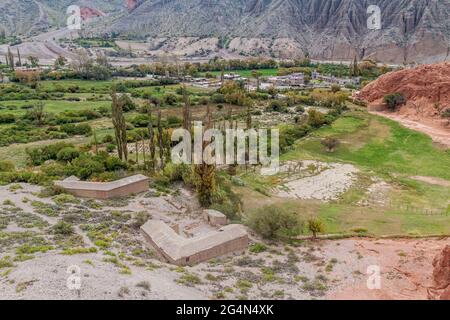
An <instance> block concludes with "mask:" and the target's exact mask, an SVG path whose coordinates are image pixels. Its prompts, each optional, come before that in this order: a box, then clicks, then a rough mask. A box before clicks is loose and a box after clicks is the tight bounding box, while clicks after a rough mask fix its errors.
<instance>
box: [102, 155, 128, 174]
mask: <svg viewBox="0 0 450 320" xmlns="http://www.w3.org/2000/svg"><path fill="white" fill-rule="evenodd" d="M105 167H106V170H108V171H117V170H121V169H123V170H125V169H127V164H126V163H125V162H123V161H122V160H120V159H119V158H116V157H108V158H107V159H106V161H105Z"/></svg>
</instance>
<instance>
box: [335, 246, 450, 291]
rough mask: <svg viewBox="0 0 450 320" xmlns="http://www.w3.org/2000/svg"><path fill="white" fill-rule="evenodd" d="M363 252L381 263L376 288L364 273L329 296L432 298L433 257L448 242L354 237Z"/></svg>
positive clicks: (360, 251)
mask: <svg viewBox="0 0 450 320" xmlns="http://www.w3.org/2000/svg"><path fill="white" fill-rule="evenodd" d="M353 241H354V246H355V249H356V250H358V252H359V254H361V255H362V256H367V255H370V256H371V257H372V258H373V259H374V265H377V266H379V267H380V271H381V282H380V288H379V289H369V288H368V286H367V281H368V280H367V277H365V278H362V279H360V281H355V282H354V283H353V284H352V285H350V286H348V287H345V286H344V287H343V288H340V289H338V290H335V291H334V292H330V294H329V295H328V298H330V299H383V300H390V299H401V300H408V299H434V298H436V294H435V293H436V292H435V290H434V287H433V279H432V270H433V266H432V262H433V258H434V257H435V256H436V255H437V254H438V253H439V252H440V251H441V250H442V249H443V248H444V247H445V245H446V244H449V243H450V239H443V240H431V239H420V240H374V241H369V240H361V241H358V240H353Z"/></svg>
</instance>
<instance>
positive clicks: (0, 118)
mask: <svg viewBox="0 0 450 320" xmlns="http://www.w3.org/2000/svg"><path fill="white" fill-rule="evenodd" d="M15 121H16V116H15V115H13V114H12V113H4V114H0V123H13V122H15Z"/></svg>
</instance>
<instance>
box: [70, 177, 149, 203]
mask: <svg viewBox="0 0 450 320" xmlns="http://www.w3.org/2000/svg"><path fill="white" fill-rule="evenodd" d="M65 190H66V191H67V192H68V193H70V194H73V195H74V196H76V197H81V198H94V199H110V198H118V197H126V196H130V195H133V194H138V193H141V192H145V191H147V190H148V180H142V181H137V182H133V183H130V184H128V185H124V186H121V187H117V188H115V189H112V190H83V189H71V188H65Z"/></svg>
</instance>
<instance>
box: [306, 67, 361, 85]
mask: <svg viewBox="0 0 450 320" xmlns="http://www.w3.org/2000/svg"><path fill="white" fill-rule="evenodd" d="M311 79H312V80H320V81H323V82H327V83H330V84H339V85H342V86H345V85H352V86H357V85H359V84H360V83H361V77H351V78H348V77H346V78H339V77H335V76H331V75H328V76H327V75H323V74H320V73H319V72H317V70H314V71H313V72H312V73H311Z"/></svg>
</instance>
